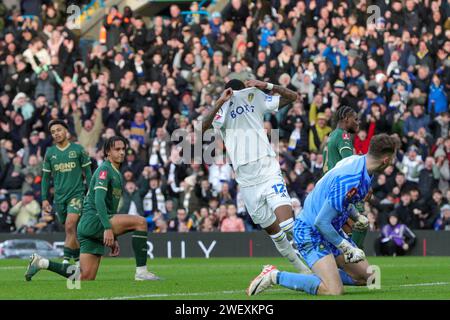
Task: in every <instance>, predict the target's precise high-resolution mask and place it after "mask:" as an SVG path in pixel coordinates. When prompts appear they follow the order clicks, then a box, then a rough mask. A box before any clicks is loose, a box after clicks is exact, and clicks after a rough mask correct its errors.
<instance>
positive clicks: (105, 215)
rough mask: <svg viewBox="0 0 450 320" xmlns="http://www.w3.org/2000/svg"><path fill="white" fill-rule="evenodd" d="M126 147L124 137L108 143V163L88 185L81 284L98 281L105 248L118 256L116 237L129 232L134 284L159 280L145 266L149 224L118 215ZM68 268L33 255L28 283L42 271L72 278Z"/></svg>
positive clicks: (80, 236) (82, 230) (80, 228)
mask: <svg viewBox="0 0 450 320" xmlns="http://www.w3.org/2000/svg"><path fill="white" fill-rule="evenodd" d="M126 146H127V143H126V140H125V139H124V138H122V137H117V136H114V137H112V138H110V139H108V140H107V141H106V143H105V146H104V155H105V157H106V161H104V162H103V163H102V164H101V165H100V167H98V169H97V170H96V171H95V172H94V176H93V177H92V179H91V183H90V184H89V191H88V194H87V195H86V199H85V201H84V205H83V214H82V216H81V219H80V223H79V224H78V231H77V235H78V240H79V241H80V253H81V255H80V279H81V280H95V277H96V275H97V270H98V267H99V265H100V260H101V258H102V255H104V253H105V246H106V247H109V248H111V254H110V255H111V256H118V255H119V251H120V250H119V243H118V241H117V237H118V236H120V235H122V234H124V233H127V232H130V231H133V237H132V245H133V250H134V255H135V257H136V274H135V280H159V278H158V277H156V276H155V275H154V274H153V273H151V272H149V271H148V270H147V266H146V264H147V221H146V220H145V218H144V217H139V216H131V215H128V214H115V213H116V212H117V207H118V205H119V201H120V198H121V196H122V190H123V181H122V174H121V173H120V171H119V168H120V164H121V163H122V162H123V161H124V158H125V150H126ZM69 266H70V265H69V264H62V263H57V262H53V261H49V260H48V259H44V258H42V257H40V256H38V255H37V254H33V255H32V256H31V259H30V263H29V265H28V269H27V272H26V274H25V279H26V280H27V281H30V280H31V278H32V277H33V276H34V275H35V274H36V273H37V272H38V271H39V270H41V269H47V270H50V271H52V272H55V273H58V274H60V275H62V276H64V277H70V276H71V275H73V271H72V270H73V269H72V268H69Z"/></svg>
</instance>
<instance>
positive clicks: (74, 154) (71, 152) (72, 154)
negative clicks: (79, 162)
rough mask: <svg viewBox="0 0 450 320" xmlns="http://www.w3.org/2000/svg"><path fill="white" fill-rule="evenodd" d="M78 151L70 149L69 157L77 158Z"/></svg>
mask: <svg viewBox="0 0 450 320" xmlns="http://www.w3.org/2000/svg"><path fill="white" fill-rule="evenodd" d="M76 157H77V153H76V152H75V151H69V158H76Z"/></svg>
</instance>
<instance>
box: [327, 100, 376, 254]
mask: <svg viewBox="0 0 450 320" xmlns="http://www.w3.org/2000/svg"><path fill="white" fill-rule="evenodd" d="M336 120H337V125H336V129H335V130H333V132H331V133H330V136H329V137H328V143H327V146H326V147H325V149H324V151H323V158H324V166H323V172H324V173H326V172H327V171H328V170H331V169H333V168H334V166H335V165H336V164H337V163H338V162H339V161H341V160H342V159H344V158H347V157H350V156H352V155H353V143H352V137H351V135H352V134H356V133H358V130H359V121H358V115H357V113H356V112H355V111H354V110H353V109H352V108H351V107H349V106H345V105H344V106H341V107H339V109H338V110H337V111H336ZM356 209H357V210H358V212H360V213H362V212H363V211H364V202H360V203H359V204H356ZM354 218H357V220H356V221H354V220H353V219H349V220H348V221H347V223H346V225H345V226H344V231H345V232H347V233H348V234H350V235H351V237H352V240H353V241H354V242H355V243H356V245H357V246H358V247H359V248H363V243H364V239H365V238H366V234H367V228H368V224H369V221H368V220H367V218H366V217H365V216H364V215H363V214H359V215H357V216H356V217H354Z"/></svg>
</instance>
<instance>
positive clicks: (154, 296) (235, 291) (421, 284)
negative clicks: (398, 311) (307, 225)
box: [97, 282, 450, 300]
mask: <svg viewBox="0 0 450 320" xmlns="http://www.w3.org/2000/svg"><path fill="white" fill-rule="evenodd" d="M449 284H450V282H429V283H411V284H401V285H399V287H425V286H442V285H449ZM355 288H364V287H355ZM286 290H287V289H271V290H269V292H277V291H286ZM243 292H245V291H244V290H229V291H214V292H193V293H186V292H184V293H155V294H143V295H137V296H122V297H108V298H99V299H97V300H129V299H142V298H168V297H186V296H187V297H190V296H194V297H195V296H209V295H215V294H235V293H243Z"/></svg>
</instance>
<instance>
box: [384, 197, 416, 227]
mask: <svg viewBox="0 0 450 320" xmlns="http://www.w3.org/2000/svg"><path fill="white" fill-rule="evenodd" d="M395 214H396V216H397V219H399V220H400V222H401V223H403V224H405V225H406V226H408V227H410V226H413V225H417V223H416V217H415V213H414V206H413V204H412V201H411V194H410V193H409V191H403V192H402V194H401V197H400V204H399V206H398V207H396V208H395ZM386 222H388V221H386ZM386 222H384V223H383V225H384V224H385V223H386Z"/></svg>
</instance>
